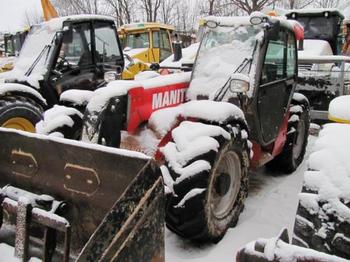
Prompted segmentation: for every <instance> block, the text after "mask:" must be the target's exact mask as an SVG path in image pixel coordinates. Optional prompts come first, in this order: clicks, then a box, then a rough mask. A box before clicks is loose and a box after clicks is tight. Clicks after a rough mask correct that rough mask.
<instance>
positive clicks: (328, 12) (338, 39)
mask: <svg viewBox="0 0 350 262" xmlns="http://www.w3.org/2000/svg"><path fill="white" fill-rule="evenodd" d="M285 16H286V17H287V18H288V19H291V20H296V21H298V22H299V23H300V24H301V25H302V26H303V27H304V39H305V40H310V39H317V40H324V41H327V42H328V43H329V45H330V47H331V48H332V51H333V55H338V54H340V53H341V47H342V42H343V36H342V34H341V33H342V32H341V31H340V28H341V26H340V25H341V24H342V21H343V19H344V16H343V15H342V14H341V13H340V12H339V11H338V10H337V9H312V10H308V9H300V10H291V11H290V12H288V13H287V14H285Z"/></svg>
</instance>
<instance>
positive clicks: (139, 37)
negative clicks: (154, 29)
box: [126, 32, 150, 48]
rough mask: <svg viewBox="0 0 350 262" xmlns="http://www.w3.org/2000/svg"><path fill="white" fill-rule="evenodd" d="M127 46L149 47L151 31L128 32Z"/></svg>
mask: <svg viewBox="0 0 350 262" xmlns="http://www.w3.org/2000/svg"><path fill="white" fill-rule="evenodd" d="M126 46H127V47H130V48H149V46H150V42H149V33H148V32H146V33H137V34H128V35H127V36H126Z"/></svg>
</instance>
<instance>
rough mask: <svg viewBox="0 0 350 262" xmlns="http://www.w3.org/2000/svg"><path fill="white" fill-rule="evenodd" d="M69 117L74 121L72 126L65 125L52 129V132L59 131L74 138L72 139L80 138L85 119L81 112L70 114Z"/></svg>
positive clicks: (69, 137) (64, 135)
mask: <svg viewBox="0 0 350 262" xmlns="http://www.w3.org/2000/svg"><path fill="white" fill-rule="evenodd" d="M69 117H70V118H71V119H72V121H73V123H74V124H73V125H72V126H68V125H63V126H60V127H58V128H56V129H54V130H52V132H51V133H55V132H58V133H61V134H62V135H63V137H64V138H67V139H72V140H80V138H81V134H82V130H83V119H82V117H81V116H80V115H79V114H72V115H69Z"/></svg>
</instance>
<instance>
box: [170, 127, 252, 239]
mask: <svg viewBox="0 0 350 262" xmlns="http://www.w3.org/2000/svg"><path fill="white" fill-rule="evenodd" d="M235 128H236V130H238V132H235V133H236V135H235V134H234V132H230V133H231V137H232V138H231V140H226V139H225V138H224V137H222V136H219V137H213V138H214V139H215V140H216V141H217V142H218V144H219V148H218V151H217V152H215V151H213V150H210V151H209V152H206V153H204V154H200V155H197V156H195V157H193V158H192V159H190V160H189V161H187V163H186V164H185V165H184V166H183V168H186V167H189V166H190V165H191V164H194V163H195V162H197V163H198V161H206V162H207V163H209V164H210V167H209V169H208V170H199V171H198V172H197V173H195V174H193V175H191V176H190V177H188V178H185V179H182V180H181V179H179V178H180V177H181V174H180V173H179V172H176V171H175V170H174V168H173V167H172V166H171V165H170V164H169V162H167V167H168V170H169V173H170V175H171V177H172V179H173V180H175V182H174V184H173V194H172V195H170V196H168V198H167V205H166V208H167V210H166V224H167V226H168V228H169V229H170V230H171V231H173V232H175V233H177V234H178V235H180V236H182V237H185V238H189V239H192V240H196V241H201V242H214V243H217V242H219V241H220V240H221V239H222V237H223V236H224V235H225V233H226V231H227V229H228V228H229V227H230V226H235V225H236V223H237V221H238V217H239V215H240V213H241V211H242V209H243V206H244V200H245V198H246V197H247V194H248V165H249V153H248V152H249V149H248V146H247V140H246V139H243V138H242V136H241V129H240V126H239V125H237V127H235ZM227 131H230V130H229V128H228V129H227ZM231 131H232V127H231ZM176 147H177V150H179V147H178V146H176ZM179 151H180V150H179ZM202 163H203V162H202Z"/></svg>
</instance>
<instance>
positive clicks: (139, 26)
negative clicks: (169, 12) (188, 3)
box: [118, 22, 175, 32]
mask: <svg viewBox="0 0 350 262" xmlns="http://www.w3.org/2000/svg"><path fill="white" fill-rule="evenodd" d="M147 29H166V30H170V31H174V30H175V27H174V26H172V25H167V24H162V23H157V22H140V23H133V24H125V25H122V26H121V27H119V28H118V31H119V32H122V31H125V32H131V31H143V30H147Z"/></svg>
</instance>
